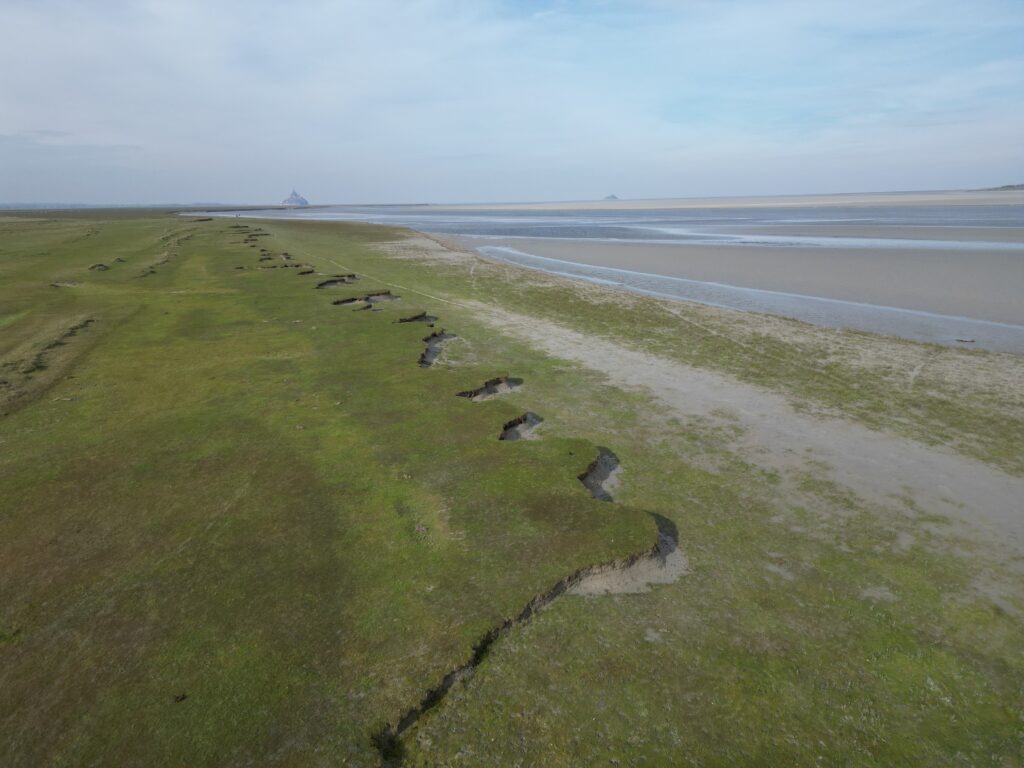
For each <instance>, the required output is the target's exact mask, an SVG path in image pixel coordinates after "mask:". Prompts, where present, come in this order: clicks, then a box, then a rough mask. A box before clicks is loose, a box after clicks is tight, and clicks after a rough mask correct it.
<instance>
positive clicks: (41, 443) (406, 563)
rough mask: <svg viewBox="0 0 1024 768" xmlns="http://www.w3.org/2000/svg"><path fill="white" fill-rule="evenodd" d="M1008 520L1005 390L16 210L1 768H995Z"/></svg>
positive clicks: (156, 230)
mask: <svg viewBox="0 0 1024 768" xmlns="http://www.w3.org/2000/svg"><path fill="white" fill-rule="evenodd" d="M403 321H404V322H403ZM460 394H461V396H459V395H460ZM499 437H504V438H505V439H499ZM1022 509H1024V359H1022V358H1019V357H1015V356H1010V355H999V354H993V353H985V352H978V351H965V350H958V349H949V348H943V347H937V346H930V345H924V344H915V343H911V342H902V341H898V340H894V339H887V338H882V337H875V336H869V335H866V334H858V333H849V332H842V331H833V330H827V329H822V328H814V327H811V326H807V325H803V324H800V323H797V322H793V321H788V320H785V319H780V318H770V317H764V316H759V315H743V314H739V313H733V312H728V311H725V310H717V309H712V308H708V307H701V306H697V305H689V304H683V303H670V302H664V301H659V300H656V299H653V298H646V297H641V296H635V295H627V294H623V293H620V292H616V291H613V290H609V289H605V288H602V287H599V286H594V285H589V284H583V283H576V282H572V281H568V280H564V279H560V278H557V277H553V276H548V275H544V274H539V273H532V272H528V271H526V270H521V269H516V268H513V267H506V266H504V265H498V264H493V263H489V262H486V261H483V260H481V259H479V258H478V257H476V256H475V255H473V254H470V253H467V252H464V251H460V250H458V249H457V248H453V247H448V246H447V245H445V244H444V243H442V242H438V241H436V240H432V239H429V238H426V237H424V236H421V235H417V234H416V233H412V232H409V231H405V230H397V229H388V228H383V227H375V226H369V225H359V224H340V223H330V222H283V221H261V220H257V219H246V218H222V219H212V220H211V219H205V218H196V217H188V216H178V215H174V214H173V213H170V212H167V213H163V212H153V211H150V212H143V211H139V212H124V211H106V212H103V211H97V212H87V213H82V212H68V213H46V212H34V213H32V214H20V215H19V214H15V215H3V216H0V765H3V766H10V767H11V768H14V767H21V766H24V767H26V768H29V767H31V768H36V767H37V766H108V765H111V766H185V765H187V766H242V765H281V766H340V765H355V766H364V765H365V766H377V765H404V766H421V765H422V766H447V765H466V766H478V765H496V766H497V765H500V766H545V767H549V766H591V765H613V766H614V765H620V766H630V765H635V766H661V765H664V766H680V765H693V766H734V765H780V766H781V765H787V766H811V765H815V766H821V765H845V766H891V765H928V766H968V765H970V766H1001V767H1008V766H1016V765H1020V764H1022V763H1024V703H1022V702H1024V641H1022V637H1024V513H1022Z"/></svg>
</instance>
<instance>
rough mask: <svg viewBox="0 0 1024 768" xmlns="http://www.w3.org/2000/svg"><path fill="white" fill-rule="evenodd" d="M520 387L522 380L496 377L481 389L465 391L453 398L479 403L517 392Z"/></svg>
mask: <svg viewBox="0 0 1024 768" xmlns="http://www.w3.org/2000/svg"><path fill="white" fill-rule="evenodd" d="M521 386H523V380H522V379H515V378H512V377H511V376H498V377H497V378H494V379H488V380H487V381H485V382H484V383H483V386H482V387H477V388H476V389H467V390H466V391H465V392H457V393H456V394H455V396H456V397H465V398H467V399H469V400H471V401H472V402H474V403H479V402H482V401H484V400H490V399H491V398H492V397H497V396H498V395H504V394H506V393H508V392H512V391H514V390H517V389H519V387H521Z"/></svg>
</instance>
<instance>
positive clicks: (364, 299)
mask: <svg viewBox="0 0 1024 768" xmlns="http://www.w3.org/2000/svg"><path fill="white" fill-rule="evenodd" d="M317 287H319V286H317ZM400 298H402V297H401V296H398V295H396V294H394V293H392V292H391V291H374V292H373V293H368V294H366V295H365V296H353V297H351V298H348V299H335V300H334V301H332V302H331V304H334V305H335V306H338V307H344V306H349V305H352V304H366V305H367V306H366V307H359V309H367V308H369V307H371V306H372V305H374V304H380V303H382V302H385V301H397V300H398V299H400Z"/></svg>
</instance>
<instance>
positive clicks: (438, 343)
mask: <svg viewBox="0 0 1024 768" xmlns="http://www.w3.org/2000/svg"><path fill="white" fill-rule="evenodd" d="M457 338H458V336H456V335H455V334H454V333H448V332H447V331H446V330H444V328H442V329H441V330H440V331H435V332H434V333H432V334H430V335H429V336H426V337H425V338H424V339H423V341H424V343H425V344H426V345H427V348H426V349H424V350H423V352H422V354H420V368H429V367H430V366H432V365H433V364H434V363H435V362H437V358H438V357H439V356H440V355H441V349H442V348H443V347H444V345H445V344H446V343H447V342H449V341H451V340H452V339H457Z"/></svg>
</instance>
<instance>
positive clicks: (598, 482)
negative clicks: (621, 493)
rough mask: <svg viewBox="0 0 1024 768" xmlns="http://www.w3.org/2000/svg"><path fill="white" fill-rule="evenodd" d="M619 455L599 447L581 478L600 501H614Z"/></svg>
mask: <svg viewBox="0 0 1024 768" xmlns="http://www.w3.org/2000/svg"><path fill="white" fill-rule="evenodd" d="M620 471H621V470H620V468H619V457H618V456H616V455H615V454H614V453H612V452H611V451H609V450H608V449H607V448H598V449H597V458H596V459H594V460H593V461H592V462H591V463H590V466H589V467H587V471H586V472H584V473H582V474H581V475H580V476H579V480H580V482H581V483H583V485H584V486H585V487H586V489H587V490H588V491H590V495H591V496H593V497H594V498H595V499H597V500H598V501H612V494H611V489H612V488H614V487H615V486H616V485H618V475H619V472H620Z"/></svg>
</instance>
